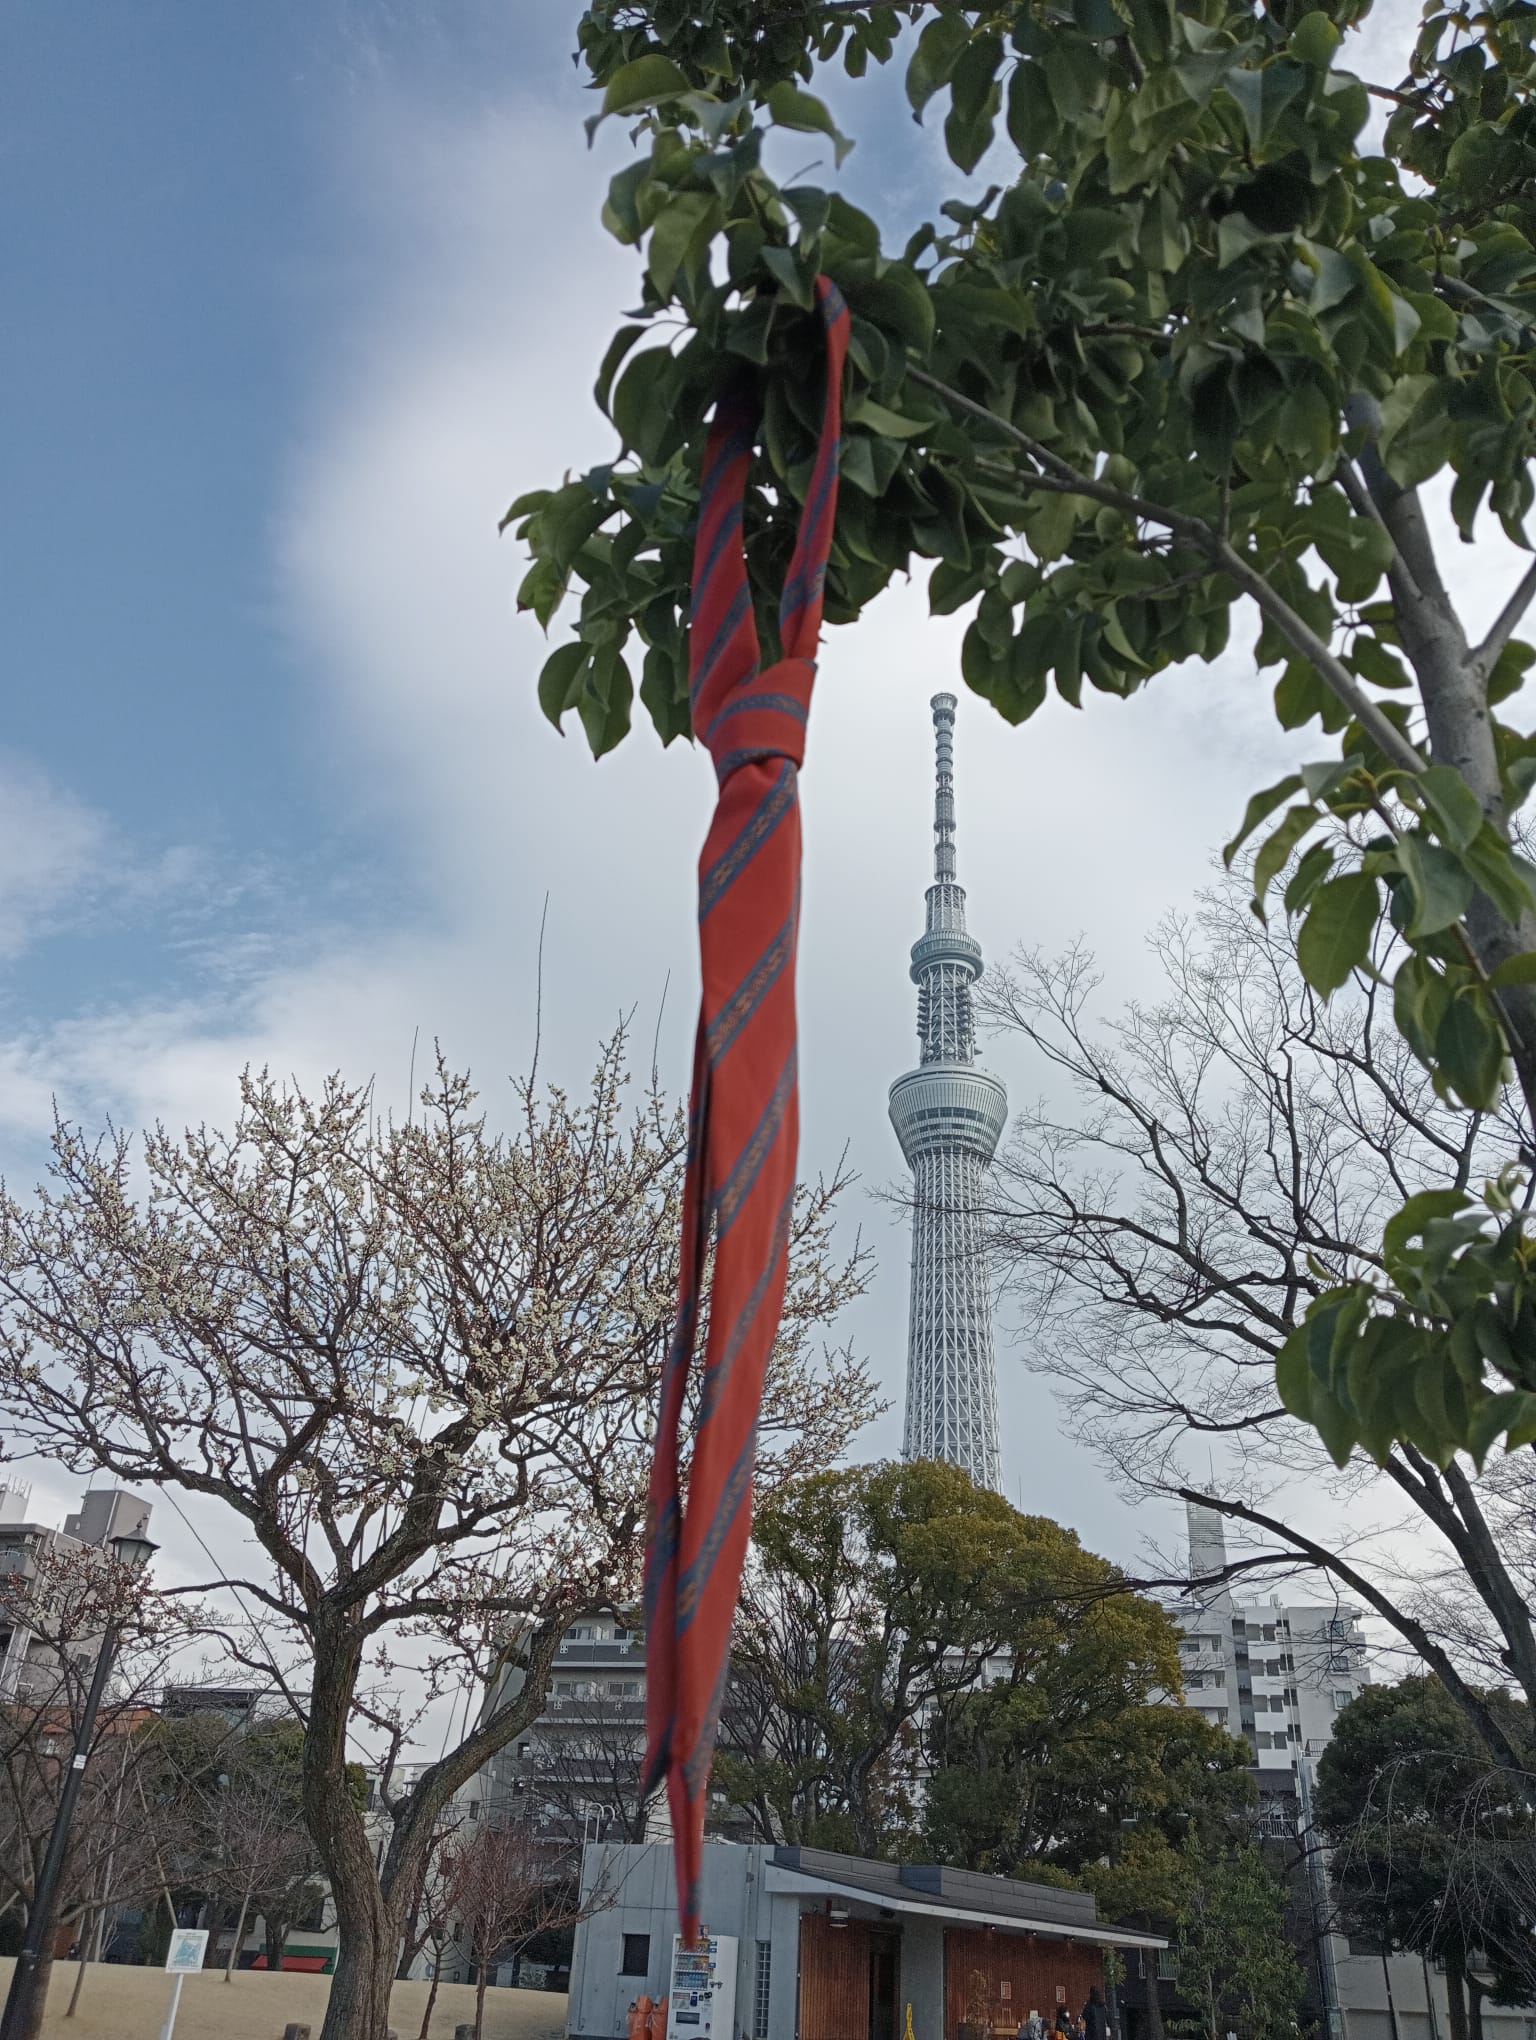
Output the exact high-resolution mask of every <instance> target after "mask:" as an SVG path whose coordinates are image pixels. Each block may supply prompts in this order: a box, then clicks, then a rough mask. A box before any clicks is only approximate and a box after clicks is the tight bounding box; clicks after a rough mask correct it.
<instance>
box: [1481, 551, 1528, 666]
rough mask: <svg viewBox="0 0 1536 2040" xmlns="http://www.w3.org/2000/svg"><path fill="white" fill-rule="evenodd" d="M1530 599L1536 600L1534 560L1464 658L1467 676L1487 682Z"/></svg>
mask: <svg viewBox="0 0 1536 2040" xmlns="http://www.w3.org/2000/svg"><path fill="white" fill-rule="evenodd" d="M1533 601H1536V562H1533V563H1532V564H1531V565H1530V566H1529V567H1527V568H1526V570H1525V572H1524V574H1522V576H1521V577H1520V585H1519V587H1517V588H1516V590H1515V592H1514V594H1513V595H1511V596H1510V598H1509V600H1508V601H1507V602H1506V603H1505V605H1504V607H1503V608H1502V609H1501V610H1500V611H1499V614H1498V617H1497V619H1496V620H1495V622H1494V626H1493V628H1492V630H1490V631H1489V633H1488V635H1487V637H1485V638H1484V639H1483V641H1482V643H1481V644H1480V645H1479V646H1478V648H1477V650H1476V651H1475V652H1474V653H1473V654H1472V656H1471V658H1470V659H1469V660H1468V662H1467V677H1468V679H1470V680H1472V681H1473V682H1474V683H1475V684H1476V685H1477V686H1479V687H1486V686H1487V684H1488V676H1489V674H1490V673H1491V672H1492V671H1493V669H1494V667H1495V666H1496V665H1497V664H1498V659H1499V654H1500V652H1502V651H1503V649H1504V647H1505V646H1506V645H1507V644H1508V643H1509V641H1510V639H1511V638H1512V637H1513V636H1514V634H1515V629H1516V626H1517V625H1518V624H1519V621H1520V619H1521V617H1522V616H1524V614H1525V612H1526V611H1527V609H1529V608H1530V606H1531V604H1532V602H1533Z"/></svg>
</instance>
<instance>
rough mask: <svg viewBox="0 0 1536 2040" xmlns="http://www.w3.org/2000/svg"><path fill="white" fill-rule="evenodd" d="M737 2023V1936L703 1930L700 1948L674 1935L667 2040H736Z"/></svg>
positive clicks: (700, 1936) (668, 2000)
mask: <svg viewBox="0 0 1536 2040" xmlns="http://www.w3.org/2000/svg"><path fill="white" fill-rule="evenodd" d="M735 2023H736V1937H735V1935H734V1934H712V1933H710V1931H709V1930H708V1928H707V1927H706V1928H703V1929H701V1930H700V1934H699V1945H698V1947H697V1948H685V1947H684V1946H683V1941H682V1936H681V1935H680V1934H674V1935H673V1936H672V1988H671V1990H670V1991H669V1992H668V1994H667V2040H733V2031H734V2027H735Z"/></svg>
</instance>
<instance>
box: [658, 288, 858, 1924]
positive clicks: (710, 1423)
mask: <svg viewBox="0 0 1536 2040" xmlns="http://www.w3.org/2000/svg"><path fill="white" fill-rule="evenodd" d="M816 296H817V302H818V305H819V307H820V311H821V317H822V323H823V326H824V328H825V332H826V345H827V386H826V400H825V406H824V409H823V413H822V423H821V439H820V442H819V444H818V446H817V451H816V461H815V466H814V468H813V469H812V473H811V479H810V484H809V486H808V488H807V490H806V494H805V507H804V509H803V510H802V512H801V516H800V529H799V535H798V537H797V539H796V542H795V551H794V556H793V558H792V559H791V561H790V567H789V576H788V579H787V580H786V582H785V584H784V594H783V599H782V600H781V602H780V605H779V640H780V645H781V648H782V656H781V658H780V659H779V660H778V662H777V663H776V664H775V665H772V666H770V667H769V668H768V669H767V670H766V671H762V670H760V662H759V648H758V637H757V625H756V623H755V621H754V619H753V615H752V595H751V589H750V587H749V585H748V581H747V562H746V554H745V552H744V550H743V545H742V502H743V498H744V496H745V493H746V483H747V471H748V469H749V468H750V466H751V463H752V447H753V441H754V439H755V436H756V430H757V419H756V415H755V413H754V412H752V411H751V410H750V409H749V408H748V407H747V406H746V405H745V404H744V403H743V402H742V401H741V400H740V399H739V398H738V399H731V400H726V401H723V402H722V403H721V404H720V405H719V406H718V407H717V409H716V413H715V419H714V423H713V424H712V426H711V427H710V433H709V442H708V445H707V447H706V449H705V454H704V473H703V477H702V481H701V486H700V504H699V528H698V536H697V539H696V541H695V544H694V555H693V613H692V617H691V620H690V644H689V692H690V695H691V699H692V704H693V727H694V732H695V734H696V735H697V736H699V737H700V738H701V739H702V740H703V742H704V744H705V745H706V747H707V748H708V750H709V753H710V756H711V757H712V758H713V760H714V764H715V773H716V776H717V778H718V780H719V796H718V799H717V802H716V806H715V814H714V820H713V821H712V822H711V823H710V828H709V834H708V835H707V836H706V838H705V840H704V850H703V854H702V856H701V857H700V859H699V948H700V953H701V958H702V962H703V978H704V996H703V1000H702V1003H701V1006H700V1012H699V1030H698V1036H697V1040H696V1042H695V1046H694V1057H693V1094H692V1099H691V1101H690V1107H689V1123H688V1167H687V1177H686V1182H685V1186H684V1191H683V1241H682V1254H681V1275H680V1280H679V1286H678V1304H677V1323H676V1327H675V1329H674V1331H673V1335H672V1342H671V1345H670V1347H669V1349H668V1353H667V1358H666V1364H665V1367H664V1369H663V1373H662V1384H661V1409H660V1415H659V1419H658V1424H657V1436H656V1459H655V1463H654V1466H653V1467H652V1471H651V1490H650V1515H649V1525H648V1539H647V1545H646V1554H645V1629H646V1726H647V1730H648V1742H647V1749H646V1765H645V1769H646V1778H647V1781H648V1786H649V1785H654V1784H656V1783H657V1782H659V1781H660V1779H661V1778H662V1777H663V1776H665V1778H666V1782H667V1794H668V1799H669V1801H670V1804H671V1809H672V1835H673V1849H674V1851H675V1854H676V1861H677V1890H678V1910H679V1914H680V1918H681V1923H682V1932H683V1940H684V1945H685V1946H692V1945H693V1943H694V1941H695V1940H696V1938H697V1934H698V1927H699V1876H700V1871H701V1869H702V1866H703V1850H704V1805H705V1794H706V1791H707V1788H708V1784H709V1766H710V1759H711V1756H712V1755H713V1752H714V1742H715V1730H716V1727H717V1725H718V1723H719V1719H720V1703H721V1699H722V1697H723V1694H724V1689H725V1678H726V1668H727V1666H728V1664H729V1661H730V1642H731V1623H732V1620H733V1618H734V1616H735V1613H736V1602H737V1598H738V1595H739V1593H740V1590H741V1568H742V1563H743V1561H744V1559H745V1557H746V1550H747V1539H748V1536H749V1534H750V1531H751V1527H752V1467H753V1460H754V1457H755V1454H756V1446H757V1418H758V1410H759V1407H760V1405H761V1403H762V1395H763V1377H764V1374H765V1373H766V1371H767V1366H768V1356H769V1354H770V1352H771V1351H772V1348H773V1342H774V1338H775V1336H776V1334H777V1332H778V1328H779V1313H780V1310H781V1309H782V1307H783V1301H784V1282H785V1275H786V1271H787V1265H788V1252H789V1225H790V1214H791V1209H792V1205H793V1201H794V1194H795V1157H796V1147H797V1144H798V1139H799V1101H798V1095H797V1090H796V1081H795V949H796V942H797V939H798V933H799V912H800V810H799V776H800V765H801V762H802V760H803V758H804V756H805V725H806V716H807V712H808V711H809V708H810V702H811V687H812V683H813V682H814V680H815V677H816V663H815V661H816V645H817V639H818V637H819V636H820V632H821V611H822V583H823V581H824V579H825V577H826V570H827V553H828V550H829V548H830V546H831V543H832V526H833V522H834V519H835V516H836V511H837V461H838V446H839V434H840V431H841V417H842V379H843V360H844V357H845V356H846V354H847V351H848V323H849V322H848V310H847V307H846V306H845V305H844V303H843V300H842V297H841V295H840V293H839V292H838V290H837V287H836V285H835V284H833V283H831V282H829V281H828V279H827V278H826V277H824V276H823V277H819V278H818V279H817V284H816ZM711 1228H713V1233H714V1243H715V1261H714V1270H713V1278H712V1286H711V1291H710V1297H709V1332H708V1338H707V1342H706V1347H705V1354H704V1380H703V1388H702V1391H701V1395H700V1401H699V1415H698V1426H697V1432H696V1435H695V1438H694V1444H693V1457H692V1461H691V1464H690V1467H689V1470H688V1492H687V1500H686V1504H685V1502H684V1499H683V1495H682V1491H681V1486H680V1479H679V1466H678V1455H679V1446H680V1432H681V1427H682V1417H683V1407H684V1402H685V1399H686V1392H687V1388H688V1377H689V1372H690V1368H691V1364H692V1360H693V1353H694V1346H695V1341H696V1333H697V1327H698V1317H699V1306H700V1295H699V1289H700V1280H701V1276H702V1274H703V1269H704V1260H705V1252H706V1248H707V1245H708V1241H709V1235H710V1231H711Z"/></svg>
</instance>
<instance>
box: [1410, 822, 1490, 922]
mask: <svg viewBox="0 0 1536 2040" xmlns="http://www.w3.org/2000/svg"><path fill="white" fill-rule="evenodd" d="M1397 859H1398V863H1399V865H1400V866H1401V867H1402V871H1403V875H1404V877H1405V878H1406V879H1407V881H1408V884H1409V886H1410V888H1411V889H1412V892H1413V912H1412V914H1411V915H1410V916H1409V918H1408V922H1407V925H1406V927H1405V928H1404V931H1403V932H1404V933H1405V934H1406V935H1407V937H1408V939H1409V941H1410V942H1418V941H1421V940H1422V939H1423V938H1424V937H1425V936H1426V935H1438V934H1439V932H1440V930H1441V929H1442V928H1452V927H1454V926H1455V925H1456V923H1457V922H1458V921H1459V920H1460V919H1461V917H1462V915H1463V914H1465V912H1466V911H1467V908H1468V907H1469V906H1471V904H1472V881H1471V879H1470V878H1469V877H1468V876H1467V874H1466V871H1465V870H1464V869H1463V867H1462V865H1461V863H1460V860H1459V859H1457V858H1456V857H1454V856H1453V855H1452V854H1451V852H1450V851H1449V850H1442V849H1441V848H1440V846H1439V844H1438V843H1431V842H1430V841H1429V839H1428V837H1427V836H1421V835H1417V834H1415V835H1409V836H1400V837H1399V838H1398V843H1397Z"/></svg>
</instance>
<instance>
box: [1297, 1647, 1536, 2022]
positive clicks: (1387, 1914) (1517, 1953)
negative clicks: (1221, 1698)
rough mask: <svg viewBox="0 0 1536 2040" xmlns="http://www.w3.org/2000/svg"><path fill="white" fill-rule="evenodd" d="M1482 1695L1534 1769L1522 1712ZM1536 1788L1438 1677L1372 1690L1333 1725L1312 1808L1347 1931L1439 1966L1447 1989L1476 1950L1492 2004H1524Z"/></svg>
mask: <svg viewBox="0 0 1536 2040" xmlns="http://www.w3.org/2000/svg"><path fill="white" fill-rule="evenodd" d="M1482 1697H1483V1699H1484V1702H1485V1704H1486V1705H1487V1706H1488V1707H1489V1708H1490V1709H1491V1710H1492V1711H1493V1712H1494V1713H1495V1715H1496V1717H1497V1718H1498V1720H1499V1723H1500V1725H1501V1727H1502V1729H1503V1730H1504V1733H1505V1735H1506V1737H1507V1739H1508V1741H1509V1742H1510V1744H1511V1746H1512V1747H1513V1748H1514V1749H1515V1750H1516V1751H1519V1752H1524V1753H1525V1754H1526V1757H1527V1762H1528V1763H1529V1761H1530V1759H1531V1757H1532V1756H1536V1745H1533V1742H1532V1733H1531V1716H1530V1709H1529V1707H1528V1706H1527V1705H1526V1703H1525V1702H1524V1701H1515V1700H1512V1699H1511V1698H1510V1697H1509V1696H1508V1695H1507V1694H1505V1693H1501V1692H1497V1691H1495V1692H1490V1693H1487V1694H1484V1695H1483V1696H1482ZM1533 1782H1536V1780H1533V1776H1532V1773H1531V1772H1530V1771H1526V1772H1525V1773H1523V1774H1522V1773H1521V1772H1520V1771H1519V1770H1518V1769H1514V1768H1512V1767H1509V1766H1502V1765H1500V1766H1496V1765H1494V1764H1493V1763H1491V1762H1490V1759H1489V1756H1488V1752H1487V1749H1486V1747H1485V1745H1484V1744H1483V1742H1481V1741H1480V1740H1479V1739H1478V1738H1477V1736H1476V1735H1475V1734H1474V1733H1473V1730H1472V1728H1471V1727H1470V1725H1469V1724H1468V1721H1467V1717H1466V1713H1465V1711H1464V1709H1462V1708H1460V1707H1458V1706H1457V1705H1456V1703H1455V1702H1454V1701H1453V1700H1452V1699H1451V1698H1450V1697H1449V1696H1448V1695H1447V1693H1446V1691H1445V1689H1444V1687H1443V1686H1441V1685H1440V1683H1439V1682H1438V1681H1437V1680H1435V1679H1432V1678H1425V1677H1422V1676H1421V1677H1416V1678H1406V1679H1401V1680H1399V1681H1398V1682H1397V1683H1396V1684H1395V1685H1392V1686H1368V1687H1367V1688H1366V1689H1365V1691H1364V1692H1363V1693H1361V1694H1360V1695H1359V1696H1358V1697H1357V1698H1356V1699H1355V1700H1353V1701H1351V1703H1350V1705H1349V1706H1348V1707H1346V1708H1345V1709H1344V1711H1343V1713H1342V1714H1340V1716H1339V1719H1338V1722H1337V1724H1336V1726H1335V1730H1334V1735H1333V1739H1332V1741H1331V1742H1330V1743H1329V1745H1328V1748H1327V1749H1326V1750H1325V1751H1324V1752H1323V1755H1322V1759H1321V1761H1320V1763H1319V1765H1318V1774H1317V1791H1316V1795H1315V1802H1314V1811H1315V1814H1316V1818H1317V1821H1318V1825H1319V1826H1320V1828H1321V1829H1322V1830H1323V1832H1324V1834H1325V1835H1326V1837H1327V1839H1328V1842H1329V1844H1330V1847H1331V1852H1332V1853H1331V1859H1330V1865H1329V1877H1330V1881H1331V1883H1332V1886H1333V1889H1334V1892H1335V1894H1336V1896H1337V1899H1338V1903H1339V1905H1340V1908H1341V1911H1342V1913H1343V1916H1344V1919H1345V1922H1346V1923H1347V1925H1348V1927H1349V1929H1350V1931H1351V1932H1352V1933H1356V1934H1360V1935H1362V1936H1366V1937H1369V1938H1370V1939H1371V1940H1373V1941H1375V1942H1377V1943H1378V1944H1379V1945H1380V1946H1382V1947H1384V1948H1406V1949H1410V1950H1412V1951H1413V1952H1414V1953H1415V1954H1420V1955H1423V1956H1425V1957H1426V1958H1427V1959H1429V1960H1431V1961H1435V1962H1439V1963H1442V1964H1443V1965H1444V1966H1445V1968H1446V1971H1447V1974H1448V1976H1449V1977H1450V1979H1451V1987H1452V1990H1453V1992H1454V1991H1457V1990H1459V1989H1460V1988H1462V1987H1463V1985H1464V1981H1465V1977H1466V1972H1467V1969H1468V1965H1469V1962H1470V1960H1471V1959H1472V1958H1473V1956H1474V1953H1475V1955H1476V1956H1477V1958H1478V1959H1479V1960H1481V1961H1483V1962H1487V1963H1489V1964H1490V1965H1491V1967H1492V1970H1493V1974H1494V1993H1495V1995H1496V1996H1499V1997H1502V1998H1503V1999H1504V2000H1505V2001H1506V2002H1510V2003H1516V2002H1524V2001H1526V2000H1527V1999H1528V1998H1529V1996H1530V1993H1531V1990H1532V1989H1533V1987H1536V1955H1533V1953H1532V1947H1533V1932H1536V1917H1533V1908H1536V1893H1533V1892H1532V1890H1531V1878H1530V1864H1531V1861H1532V1851H1533V1849H1536V1825H1533V1821H1536V1816H1533V1811H1532V1793H1531V1787H1532V1784H1533Z"/></svg>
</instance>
